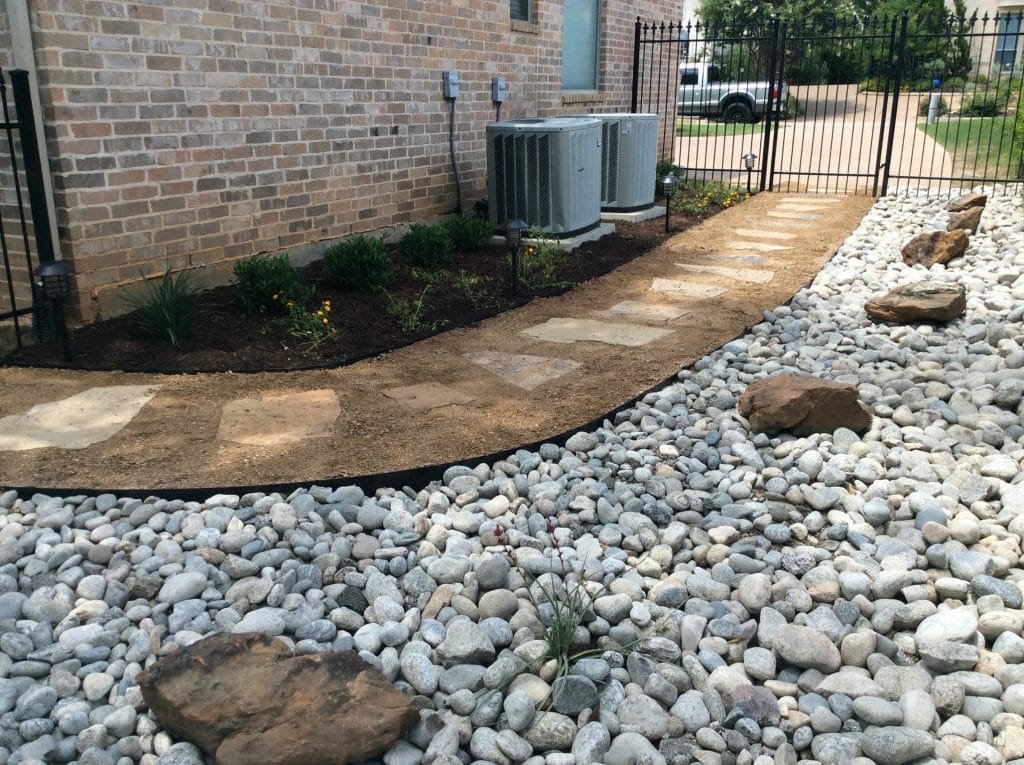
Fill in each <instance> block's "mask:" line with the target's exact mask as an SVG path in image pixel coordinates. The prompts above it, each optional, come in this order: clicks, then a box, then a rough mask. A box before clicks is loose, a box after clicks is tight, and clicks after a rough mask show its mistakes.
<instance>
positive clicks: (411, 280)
mask: <svg viewBox="0 0 1024 765" xmlns="http://www.w3.org/2000/svg"><path fill="white" fill-rule="evenodd" d="M699 221H700V218H697V217H693V216H687V215H685V214H681V213H674V214H673V217H672V231H673V233H674V234H675V233H678V232H679V231H682V230H684V229H685V228H688V227H689V226H691V225H693V224H694V223H697V222H699ZM664 239H665V233H664V221H663V219H657V220H651V221H645V222H642V223H617V224H616V231H615V233H614V234H611V235H608V236H605V237H602V238H601V239H599V240H597V241H595V242H588V243H586V244H584V245H583V246H581V247H580V248H578V249H577V250H574V251H573V252H571V253H569V254H568V255H567V256H566V257H565V258H563V259H562V262H561V265H560V268H559V272H558V274H557V277H556V281H557V282H558V284H556V285H555V286H553V287H548V288H544V289H535V290H531V289H529V288H528V287H523V288H522V289H521V290H520V294H519V295H518V296H516V297H513V296H512V294H511V290H510V284H509V269H508V268H507V266H506V258H505V251H504V247H503V246H493V247H489V248H487V249H484V250H481V251H477V252H473V253H469V254H465V255H461V256H456V258H455V259H454V260H453V261H452V262H451V264H450V265H449V266H447V268H446V269H445V270H446V271H447V272H448V273H449V274H450V275H457V274H459V272H460V271H465V272H466V273H467V274H469V275H471V276H472V277H473V278H474V279H475V282H476V285H477V289H475V290H473V291H472V293H471V294H472V299H470V298H469V297H468V296H467V295H466V294H465V293H464V292H463V291H461V290H459V289H457V288H455V287H451V286H450V282H451V280H450V279H449V278H448V277H447V276H444V275H442V279H441V280H440V281H439V282H438V283H435V284H434V285H432V286H430V287H429V289H428V290H427V294H426V297H425V300H424V303H425V304H426V306H427V307H426V308H425V309H424V312H423V315H422V317H421V319H422V324H423V325H427V326H423V327H421V329H420V330H418V331H413V332H406V331H404V330H403V329H402V328H401V327H400V326H399V324H398V322H397V321H396V320H395V319H394V318H392V317H391V316H389V315H388V314H387V313H386V312H385V310H384V303H383V299H382V298H381V296H379V295H377V294H374V293H361V292H354V291H342V290H338V289H335V288H333V287H332V286H330V285H329V284H326V283H325V282H322V281H320V280H319V274H320V270H321V268H320V264H319V263H313V264H311V265H310V266H308V267H307V269H306V270H305V273H304V276H305V278H306V281H307V282H308V283H313V284H315V286H316V293H315V295H314V297H313V298H312V299H311V300H310V302H309V304H308V305H318V304H319V302H320V301H323V300H329V301H331V305H332V318H333V322H334V325H335V327H336V330H337V331H336V333H334V334H333V335H331V336H329V337H327V338H326V339H324V340H322V341H321V342H319V343H317V344H316V345H315V346H313V347H310V346H309V343H308V342H306V341H303V340H301V339H298V338H296V337H293V336H292V335H291V334H289V333H288V331H287V330H285V329H282V328H273V327H267V326H266V325H267V320H268V318H270V317H268V316H267V315H266V314H246V313H244V312H242V311H241V310H240V309H239V308H238V307H237V306H236V305H235V303H234V301H233V297H232V288H231V287H230V286H224V287H217V288H214V289H211V290H209V291H208V292H206V293H204V296H205V300H204V305H205V309H204V311H203V314H202V316H201V317H200V319H199V320H198V321H197V322H196V323H195V325H193V330H192V332H191V334H190V336H189V337H188V338H187V339H185V340H184V341H183V342H182V344H181V347H180V348H178V347H175V346H173V345H171V344H169V343H166V342H163V341H161V340H159V339H156V338H154V337H152V336H150V335H146V334H143V333H142V332H141V331H140V330H139V329H138V328H137V327H136V326H135V324H134V323H133V320H132V318H131V316H121V317H118V318H114V319H109V320H106V321H100V322H96V323H94V324H90V325H88V326H85V327H81V328H78V329H75V330H74V331H73V332H72V334H71V337H70V342H71V361H70V363H66V362H64V361H63V358H62V355H61V351H60V346H59V344H57V343H55V342H51V343H46V344H42V345H39V346H29V347H26V348H24V349H23V350H22V351H20V352H17V353H15V354H12V355H10V356H8V357H6V358H4V359H0V364H3V363H6V364H16V365H19V366H28V365H32V366H43V367H46V366H57V367H71V368H76V369H89V370H114V369H121V370H127V371H153V372H172V373H173V372H215V371H228V370H230V371H235V372H269V371H285V370H293V369H302V368H313V367H325V366H340V365H342V364H346V363H351V362H353V361H355V360H358V359H362V358H367V357H369V356H374V355H377V354H380V353H383V352H385V351H388V350H391V349H394V348H397V347H401V346H403V345H406V344H408V343H410V342H413V341H416V340H420V339H423V338H424V337H429V336H430V335H434V334H437V333H438V332H443V331H445V330H448V329H451V328H453V327H461V326H466V325H471V324H475V323H477V322H479V321H480V320H481V319H485V318H487V317H489V316H493V315H495V314H498V313H501V312H502V311H505V310H508V309H509V308H512V307H514V306H517V305H521V304H523V303H525V302H528V301H529V300H530V299H532V298H534V297H538V296H544V295H552V294H558V293H560V292H564V291H565V290H566V289H569V288H571V285H573V284H578V283H580V282H583V281H586V280H588V279H591V278H594V277H595V276H599V275H601V274H603V273H607V272H608V271H610V270H612V269H614V268H616V267H617V266H620V265H622V264H623V263H627V262H629V261H631V260H633V259H635V258H637V257H639V256H641V255H643V254H645V253H646V252H649V251H650V250H652V249H654V248H655V247H657V246H658V245H659V244H660V243H661V242H662V241H664ZM397 277H398V278H397V279H396V282H395V286H394V287H393V288H392V290H391V293H392V294H393V295H394V296H397V297H401V298H405V299H409V300H415V299H416V298H418V297H420V295H421V294H422V293H423V290H424V287H426V286H427V285H428V281H426V280H425V279H424V278H422V275H419V277H417V275H414V274H411V273H410V271H409V270H408V269H404V268H399V269H398V273H397ZM430 325H433V326H430Z"/></svg>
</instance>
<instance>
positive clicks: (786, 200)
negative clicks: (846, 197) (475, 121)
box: [782, 197, 843, 205]
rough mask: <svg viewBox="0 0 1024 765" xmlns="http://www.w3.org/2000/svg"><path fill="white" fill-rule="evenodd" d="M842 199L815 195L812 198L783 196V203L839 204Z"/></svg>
mask: <svg viewBox="0 0 1024 765" xmlns="http://www.w3.org/2000/svg"><path fill="white" fill-rule="evenodd" d="M842 201H843V200H842V199H839V198H838V197H814V198H811V197H783V198H782V202H783V204H798V205H803V204H809V203H813V204H826V205H837V204H839V203H840V202H842Z"/></svg>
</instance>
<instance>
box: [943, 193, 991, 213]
mask: <svg viewBox="0 0 1024 765" xmlns="http://www.w3.org/2000/svg"><path fill="white" fill-rule="evenodd" d="M987 202H988V195H987V194H964V195H963V196H959V197H957V198H956V199H954V200H952V201H951V202H950V203H949V204H948V205H946V209H947V210H948V211H949V212H963V211H964V210H969V209H971V208H972V207H984V206H985V205H986V203H987Z"/></svg>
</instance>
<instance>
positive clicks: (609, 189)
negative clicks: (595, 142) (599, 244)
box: [601, 120, 619, 207]
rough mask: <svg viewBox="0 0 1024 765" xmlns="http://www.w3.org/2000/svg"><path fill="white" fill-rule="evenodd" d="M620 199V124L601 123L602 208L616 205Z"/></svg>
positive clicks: (611, 121) (613, 122)
mask: <svg viewBox="0 0 1024 765" xmlns="http://www.w3.org/2000/svg"><path fill="white" fill-rule="evenodd" d="M618 199H619V123H618V122H617V121H614V120H602V122H601V206H602V207H606V206H609V205H614V204H615V203H616V202H618Z"/></svg>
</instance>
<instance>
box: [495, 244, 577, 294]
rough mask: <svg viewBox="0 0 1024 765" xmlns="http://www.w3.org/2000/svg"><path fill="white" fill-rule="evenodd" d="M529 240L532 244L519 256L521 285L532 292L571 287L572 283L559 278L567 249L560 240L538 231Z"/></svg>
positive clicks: (525, 247)
mask: <svg viewBox="0 0 1024 765" xmlns="http://www.w3.org/2000/svg"><path fill="white" fill-rule="evenodd" d="M528 238H529V239H530V242H529V243H528V244H526V245H525V246H524V247H523V249H522V251H521V252H520V254H519V283H520V284H523V285H525V286H526V287H528V288H530V289H531V290H548V289H559V288H562V287H566V286H569V284H570V282H567V281H564V280H560V279H559V278H558V275H559V271H560V269H561V264H562V261H563V260H564V259H565V257H566V252H565V249H564V248H563V247H562V245H561V244H560V243H559V242H558V240H557V239H552V238H550V237H548V236H546V235H545V234H544V232H542V231H536V230H532V231H530V232H529V235H528ZM509 267H511V263H510V264H509Z"/></svg>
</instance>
